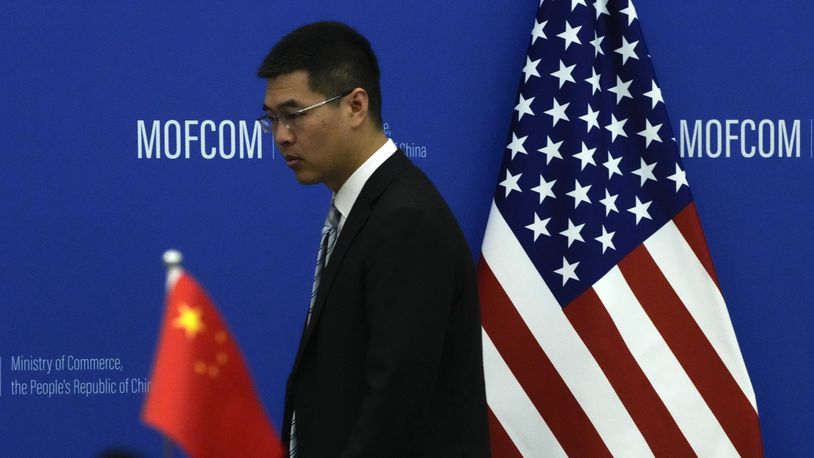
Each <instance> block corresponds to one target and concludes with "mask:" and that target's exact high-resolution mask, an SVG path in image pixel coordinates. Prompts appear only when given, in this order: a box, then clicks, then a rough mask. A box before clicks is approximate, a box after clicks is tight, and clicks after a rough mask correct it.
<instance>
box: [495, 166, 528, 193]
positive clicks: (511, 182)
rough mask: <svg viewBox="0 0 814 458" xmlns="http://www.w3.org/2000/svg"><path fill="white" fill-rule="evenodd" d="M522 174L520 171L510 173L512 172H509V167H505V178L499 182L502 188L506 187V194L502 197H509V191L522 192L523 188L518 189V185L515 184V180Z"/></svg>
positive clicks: (518, 179)
mask: <svg viewBox="0 0 814 458" xmlns="http://www.w3.org/2000/svg"><path fill="white" fill-rule="evenodd" d="M522 175H523V174H522V173H518V174H517V175H512V173H511V172H509V169H506V179H505V180H503V181H501V182H500V184H499V186H503V187H504V188H506V195H505V196H504V197H509V193H511V192H512V191H517V192H523V190H522V189H520V185H518V184H517V182H518V181H520V177H521V176H522Z"/></svg>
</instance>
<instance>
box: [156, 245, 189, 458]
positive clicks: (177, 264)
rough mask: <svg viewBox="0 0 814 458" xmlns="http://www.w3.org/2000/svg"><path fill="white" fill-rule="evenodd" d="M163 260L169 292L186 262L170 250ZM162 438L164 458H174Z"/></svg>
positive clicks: (175, 251) (169, 445)
mask: <svg viewBox="0 0 814 458" xmlns="http://www.w3.org/2000/svg"><path fill="white" fill-rule="evenodd" d="M161 259H162V260H163V261H164V267H165V268H166V269H167V284H166V288H167V291H170V290H171V289H172V286H173V285H174V284H175V282H176V281H177V280H178V277H179V276H180V275H181V271H182V267H181V263H182V262H183V261H184V256H183V255H182V254H181V252H180V251H178V250H175V249H169V250H167V251H165V252H164V254H163V256H161ZM161 437H162V438H163V441H162V447H161V448H162V456H163V458H172V457H173V451H172V449H173V447H172V441H170V438H169V437H167V435H166V434H162V435H161Z"/></svg>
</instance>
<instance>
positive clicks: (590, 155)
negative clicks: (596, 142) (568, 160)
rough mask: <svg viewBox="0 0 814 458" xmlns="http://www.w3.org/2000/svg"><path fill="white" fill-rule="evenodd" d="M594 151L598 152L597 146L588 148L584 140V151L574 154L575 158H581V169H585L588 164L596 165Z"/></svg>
mask: <svg viewBox="0 0 814 458" xmlns="http://www.w3.org/2000/svg"><path fill="white" fill-rule="evenodd" d="M594 152H596V148H590V149H588V146H586V145H585V142H582V151H580V152H578V153H576V154H574V158H576V159H579V161H580V162H581V164H580V168H579V169H580V170H585V166H586V165H588V164H591V165H596V162H594Z"/></svg>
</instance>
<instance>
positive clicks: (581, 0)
mask: <svg viewBox="0 0 814 458" xmlns="http://www.w3.org/2000/svg"><path fill="white" fill-rule="evenodd" d="M577 5H582V6H588V5H586V4H585V0H571V11H574V9H576V7H577Z"/></svg>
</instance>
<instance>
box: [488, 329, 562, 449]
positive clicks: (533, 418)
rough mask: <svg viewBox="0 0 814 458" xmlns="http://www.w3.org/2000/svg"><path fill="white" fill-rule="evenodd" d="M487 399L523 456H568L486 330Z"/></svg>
mask: <svg viewBox="0 0 814 458" xmlns="http://www.w3.org/2000/svg"><path fill="white" fill-rule="evenodd" d="M483 368H484V372H485V377H486V400H487V401H488V403H489V407H490V408H491V409H492V412H493V413H494V414H495V417H497V419H498V421H499V422H500V424H501V425H503V429H505V430H506V434H508V435H509V438H510V439H511V440H512V442H514V445H515V447H517V450H518V451H520V454H521V455H523V456H551V457H555V456H568V455H566V454H565V451H564V450H563V449H562V447H561V446H560V443H559V442H557V438H556V437H554V433H552V432H551V429H549V427H548V425H547V424H546V423H545V420H543V417H541V416H540V413H539V412H537V408H536V407H534V404H533V403H532V402H531V399H529V397H528V395H527V394H526V392H525V391H523V387H522V386H520V383H518V382H517V379H515V378H514V374H512V371H511V369H509V366H507V365H506V362H505V361H503V357H501V356H500V353H499V352H498V350H497V348H496V347H495V344H494V343H492V340H491V339H490V338H489V335H487V334H486V330H484V331H483Z"/></svg>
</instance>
